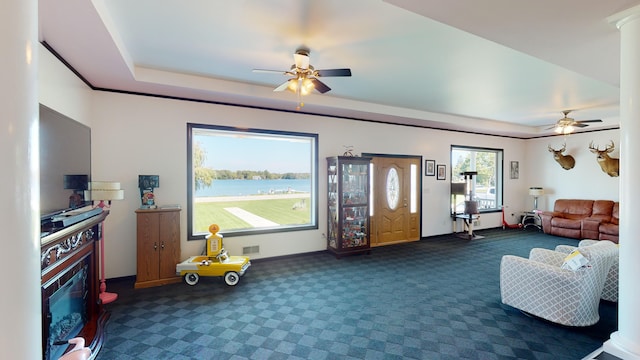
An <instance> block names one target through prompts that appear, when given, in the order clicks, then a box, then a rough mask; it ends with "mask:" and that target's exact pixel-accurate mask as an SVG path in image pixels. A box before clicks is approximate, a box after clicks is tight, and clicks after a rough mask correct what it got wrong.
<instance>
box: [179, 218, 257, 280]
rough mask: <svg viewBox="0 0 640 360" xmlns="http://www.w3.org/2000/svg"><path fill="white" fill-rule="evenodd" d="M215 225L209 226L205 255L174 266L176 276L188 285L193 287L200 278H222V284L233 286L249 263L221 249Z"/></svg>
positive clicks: (217, 227)
mask: <svg viewBox="0 0 640 360" xmlns="http://www.w3.org/2000/svg"><path fill="white" fill-rule="evenodd" d="M219 230H220V227H219V226H218V225H217V224H211V226H209V232H210V234H209V235H207V255H200V256H192V257H190V258H188V259H187V260H185V261H183V262H181V263H179V264H177V265H176V274H177V275H180V276H183V277H184V281H185V282H186V283H187V284H189V285H192V286H193V285H195V284H197V283H198V280H200V276H222V277H224V282H225V283H226V284H227V285H229V286H234V285H236V284H237V283H238V282H239V281H240V277H241V276H243V275H244V273H245V272H246V271H247V269H248V268H249V266H251V261H249V258H248V257H246V256H229V255H228V254H227V251H226V250H225V249H224V248H223V247H222V235H221V234H218V231H219Z"/></svg>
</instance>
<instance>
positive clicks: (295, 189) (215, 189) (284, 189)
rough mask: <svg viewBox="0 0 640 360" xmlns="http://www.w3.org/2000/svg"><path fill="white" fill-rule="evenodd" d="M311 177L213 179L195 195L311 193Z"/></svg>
mask: <svg viewBox="0 0 640 360" xmlns="http://www.w3.org/2000/svg"><path fill="white" fill-rule="evenodd" d="M310 192H311V179H278V180H213V182H212V183H211V186H209V187H206V188H202V189H198V190H196V191H195V197H196V198H199V197H218V196H248V195H271V194H291V193H310Z"/></svg>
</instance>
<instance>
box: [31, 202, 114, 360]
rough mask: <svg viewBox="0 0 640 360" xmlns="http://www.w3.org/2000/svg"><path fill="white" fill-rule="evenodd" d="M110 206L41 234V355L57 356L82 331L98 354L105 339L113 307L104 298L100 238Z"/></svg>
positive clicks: (87, 341)
mask: <svg viewBox="0 0 640 360" xmlns="http://www.w3.org/2000/svg"><path fill="white" fill-rule="evenodd" d="M107 215H108V211H104V212H102V213H100V214H98V215H95V216H93V217H90V218H88V219H85V220H82V221H80V222H78V223H74V224H72V225H69V226H65V227H62V228H60V229H56V231H53V232H46V234H45V235H44V236H43V237H42V238H41V247H40V249H41V251H40V268H41V288H40V289H41V294H42V358H43V359H45V360H54V359H58V358H59V357H60V356H61V355H63V354H64V353H65V352H66V351H68V350H69V349H70V348H71V346H69V345H68V344H63V345H56V342H60V341H62V342H66V341H68V340H69V339H72V338H74V337H82V338H84V339H85V343H86V344H87V346H88V347H89V348H90V349H91V352H92V356H91V359H94V358H95V357H96V356H97V354H98V352H99V351H100V349H101V348H102V343H103V341H104V325H105V323H106V321H107V320H108V318H109V312H108V311H106V309H105V308H104V306H103V305H102V304H101V303H100V299H99V288H98V285H99V282H98V259H97V252H96V250H97V244H98V241H101V235H102V222H103V221H104V219H105V218H106V217H107Z"/></svg>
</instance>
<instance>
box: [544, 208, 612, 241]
mask: <svg viewBox="0 0 640 360" xmlns="http://www.w3.org/2000/svg"><path fill="white" fill-rule="evenodd" d="M618 207H619V203H618V202H614V201H611V200H578V199H558V200H556V202H555V204H554V206H553V211H543V212H541V214H540V217H541V218H542V229H543V231H544V232H545V233H546V234H551V235H556V236H564V237H571V238H576V239H594V240H610V241H613V242H615V243H618V223H619V216H618Z"/></svg>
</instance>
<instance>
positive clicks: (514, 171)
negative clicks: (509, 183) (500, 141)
mask: <svg viewBox="0 0 640 360" xmlns="http://www.w3.org/2000/svg"><path fill="white" fill-rule="evenodd" d="M509 174H510V177H511V178H512V179H517V178H519V177H520V163H519V162H517V161H512V162H511V167H510V168H509Z"/></svg>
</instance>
